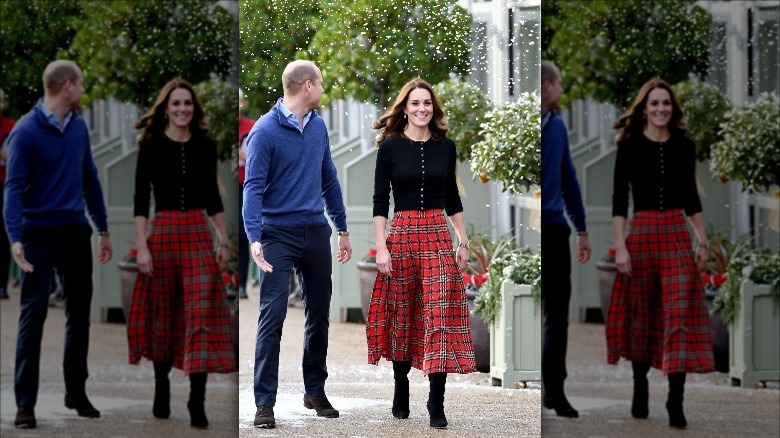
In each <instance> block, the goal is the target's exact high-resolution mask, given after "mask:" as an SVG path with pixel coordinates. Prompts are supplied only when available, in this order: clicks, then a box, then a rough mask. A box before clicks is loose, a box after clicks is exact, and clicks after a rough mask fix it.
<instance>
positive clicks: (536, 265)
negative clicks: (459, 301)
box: [474, 247, 542, 388]
mask: <svg viewBox="0 0 780 438" xmlns="http://www.w3.org/2000/svg"><path fill="white" fill-rule="evenodd" d="M541 260H542V259H541V250H540V249H538V250H537V252H536V253H534V252H533V251H532V250H531V249H530V248H529V247H523V248H519V249H515V250H513V251H512V252H510V253H508V254H505V255H503V256H501V257H498V258H496V259H495V260H493V262H492V263H491V264H490V267H489V270H488V278H487V281H486V282H485V284H483V285H482V288H481V293H480V296H479V297H477V299H476V300H475V307H474V312H475V313H476V312H482V318H483V319H484V320H485V322H486V323H487V324H488V326H489V327H490V377H491V381H492V383H493V384H494V385H498V384H500V385H502V386H503V387H505V388H508V387H513V386H515V387H516V386H517V385H519V383H517V382H520V381H523V382H525V381H528V380H539V379H540V378H541V328H542V320H541V312H539V303H540V301H541V290H542V288H541V272H542V271H541V268H542V264H541Z"/></svg>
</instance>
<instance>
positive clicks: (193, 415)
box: [187, 373, 209, 429]
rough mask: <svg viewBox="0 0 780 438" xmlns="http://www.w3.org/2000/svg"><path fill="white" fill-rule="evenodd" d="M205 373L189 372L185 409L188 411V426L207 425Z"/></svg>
mask: <svg viewBox="0 0 780 438" xmlns="http://www.w3.org/2000/svg"><path fill="white" fill-rule="evenodd" d="M207 378H208V374H206V373H193V374H190V400H189V401H188V402H187V409H188V410H189V411H190V426H192V427H197V428H199V429H205V428H206V427H208V426H209V420H208V419H206V407H205V406H204V403H205V402H206V379H207Z"/></svg>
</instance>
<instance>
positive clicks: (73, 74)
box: [43, 59, 81, 95]
mask: <svg viewBox="0 0 780 438" xmlns="http://www.w3.org/2000/svg"><path fill="white" fill-rule="evenodd" d="M79 76H81V71H80V70H79V67H78V66H77V65H76V63H75V62H73V61H68V60H65V59H58V60H56V61H54V62H50V63H49V65H47V66H46V70H44V71H43V89H44V91H45V92H46V94H49V95H56V94H59V92H60V90H62V86H63V85H64V84H65V82H67V81H72V82H75V81H76V79H78V78H79Z"/></svg>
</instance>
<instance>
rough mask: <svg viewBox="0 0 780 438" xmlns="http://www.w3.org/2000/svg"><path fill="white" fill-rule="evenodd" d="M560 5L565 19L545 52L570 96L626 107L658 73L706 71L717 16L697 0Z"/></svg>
mask: <svg viewBox="0 0 780 438" xmlns="http://www.w3.org/2000/svg"><path fill="white" fill-rule="evenodd" d="M558 6H559V8H560V15H559V16H558V17H557V18H556V20H558V19H559V20H560V21H559V22H556V23H555V26H554V28H553V29H552V31H553V34H552V37H551V38H552V39H551V41H550V43H549V46H548V47H547V48H546V52H545V53H546V55H547V56H550V57H551V58H552V59H553V60H554V61H555V62H556V63H557V64H558V66H559V67H560V69H561V72H562V73H563V79H564V88H565V89H566V90H567V94H568V96H569V98H572V99H580V98H587V97H591V98H593V99H595V100H597V101H599V102H606V103H612V104H614V105H616V106H617V107H618V108H621V109H623V108H626V107H627V106H628V105H630V103H631V101H630V99H631V98H632V97H633V96H634V94H635V93H636V91H637V90H638V89H639V88H640V87H641V86H642V84H644V83H645V82H646V81H648V80H649V79H651V78H653V77H655V76H660V77H662V78H664V79H665V80H666V81H668V82H669V83H672V84H674V83H677V82H680V81H682V80H685V79H687V78H688V74H689V73H691V72H692V73H694V74H696V75H697V76H699V77H703V76H704V75H705V74H706V73H707V70H708V67H709V57H710V37H711V33H712V17H711V16H710V14H709V13H708V12H707V11H706V10H704V9H703V8H701V7H699V6H696V5H695V1H694V0H685V1H678V0H646V1H629V0H620V1H615V0H610V1H604V0H599V1H591V2H559V4H558ZM556 20H553V21H556ZM548 32H550V30H549V29H548ZM548 35H549V34H548Z"/></svg>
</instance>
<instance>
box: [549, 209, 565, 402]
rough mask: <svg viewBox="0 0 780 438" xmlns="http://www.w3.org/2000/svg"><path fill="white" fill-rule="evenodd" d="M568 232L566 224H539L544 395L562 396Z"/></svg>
mask: <svg viewBox="0 0 780 438" xmlns="http://www.w3.org/2000/svg"><path fill="white" fill-rule="evenodd" d="M570 235H571V229H570V228H569V225H568V224H566V223H563V224H542V248H544V255H543V256H542V315H543V317H544V318H543V320H544V327H543V335H542V336H543V339H542V383H543V384H544V390H545V393H546V394H548V395H550V396H552V397H558V396H560V395H562V394H563V381H564V380H566V348H567V344H568V340H569V302H570V301H571V250H570V249H569V236H570Z"/></svg>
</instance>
